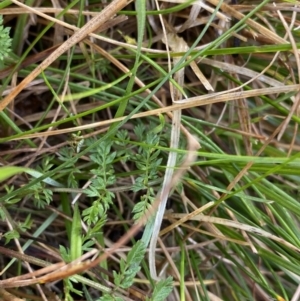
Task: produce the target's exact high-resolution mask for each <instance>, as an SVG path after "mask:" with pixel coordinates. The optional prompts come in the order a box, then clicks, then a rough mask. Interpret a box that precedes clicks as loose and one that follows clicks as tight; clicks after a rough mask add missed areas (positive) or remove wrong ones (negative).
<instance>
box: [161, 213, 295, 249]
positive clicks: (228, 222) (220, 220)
mask: <svg viewBox="0 0 300 301" xmlns="http://www.w3.org/2000/svg"><path fill="white" fill-rule="evenodd" d="M167 217H170V218H175V219H179V220H178V222H177V223H176V225H180V224H182V223H184V222H185V221H187V220H196V221H201V222H206V223H213V224H219V225H224V226H228V227H232V228H236V229H240V230H244V231H247V232H249V233H253V234H257V235H261V236H264V237H268V238H270V239H272V240H274V241H277V242H279V243H281V244H283V245H285V246H287V247H288V248H290V249H292V250H294V251H296V252H298V253H300V248H298V247H297V246H294V245H292V244H291V243H289V242H288V241H286V240H284V239H283V238H280V237H277V236H275V235H273V234H270V233H269V232H267V231H265V230H262V229H259V228H256V227H253V226H249V225H246V224H243V223H240V222H237V221H232V220H227V219H224V218H218V217H213V216H205V215H199V214H195V212H192V213H191V214H189V216H187V215H186V214H183V213H170V214H168V215H167Z"/></svg>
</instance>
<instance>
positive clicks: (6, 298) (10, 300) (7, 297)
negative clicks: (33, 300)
mask: <svg viewBox="0 0 300 301" xmlns="http://www.w3.org/2000/svg"><path fill="white" fill-rule="evenodd" d="M0 298H1V301H24V299H20V298H18V297H16V296H14V295H12V294H11V293H9V292H7V291H6V290H5V289H3V288H0Z"/></svg>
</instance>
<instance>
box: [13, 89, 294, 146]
mask: <svg viewBox="0 0 300 301" xmlns="http://www.w3.org/2000/svg"><path fill="white" fill-rule="evenodd" d="M299 89H300V85H287V86H282V87H270V88H264V89H253V90H250V91H240V92H231V93H224V92H218V93H212V94H208V95H202V96H196V97H191V98H188V99H185V100H182V101H181V102H177V103H176V104H174V105H170V106H167V107H163V108H159V109H155V110H151V111H147V112H141V113H138V114H135V115H133V116H132V117H131V119H135V118H142V117H147V116H153V115H159V114H163V113H167V112H172V111H175V110H178V109H182V110H183V109H188V108H193V107H197V106H205V105H208V104H214V103H221V102H227V101H231V100H233V99H242V98H247V97H255V96H262V95H270V94H278V93H289V92H293V91H295V92H296V91H299ZM127 117H128V116H124V117H120V118H114V119H109V120H105V121H100V122H95V123H91V124H86V125H83V126H78V127H72V128H69V129H63V130H55V131H51V132H46V133H45V132H41V133H36V134H30V135H24V136H22V137H18V138H14V139H11V140H23V139H27V138H35V137H44V136H45V135H46V136H51V135H58V134H63V133H72V132H77V131H80V130H85V129H90V128H96V127H101V126H107V125H110V124H111V123H113V122H120V121H122V120H124V119H125V118H127Z"/></svg>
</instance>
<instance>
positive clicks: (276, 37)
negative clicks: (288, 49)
mask: <svg viewBox="0 0 300 301" xmlns="http://www.w3.org/2000/svg"><path fill="white" fill-rule="evenodd" d="M207 1H208V2H210V3H211V4H213V5H214V6H217V5H218V4H219V2H220V1H219V0H207ZM221 10H222V11H223V12H225V13H228V14H229V15H230V16H232V17H234V18H236V19H238V20H241V19H242V18H244V17H245V15H244V14H242V13H240V12H239V11H237V10H235V9H234V8H233V7H231V6H230V5H228V4H226V3H225V2H223V3H222V4H221ZM246 24H247V25H249V26H251V27H252V28H253V29H255V30H256V31H257V32H258V33H260V34H262V35H264V36H265V37H267V38H268V39H270V40H271V41H272V42H273V43H274V44H287V41H286V40H285V39H283V38H281V37H280V36H279V35H277V34H276V33H274V32H273V31H271V30H269V29H267V28H266V27H264V26H262V25H261V24H259V23H258V22H255V21H253V20H252V19H247V21H246ZM298 52H299V51H298Z"/></svg>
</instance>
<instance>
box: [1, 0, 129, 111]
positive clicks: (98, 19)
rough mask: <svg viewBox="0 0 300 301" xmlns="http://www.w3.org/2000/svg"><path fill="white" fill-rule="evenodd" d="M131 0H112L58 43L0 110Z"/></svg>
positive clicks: (10, 95) (13, 91)
mask: <svg viewBox="0 0 300 301" xmlns="http://www.w3.org/2000/svg"><path fill="white" fill-rule="evenodd" d="M130 2H132V0H114V1H113V2H111V3H110V4H109V5H107V6H106V7H105V8H104V9H103V10H102V11H101V12H100V13H99V14H98V15H96V16H95V17H93V18H92V19H91V20H90V21H89V22H88V23H87V24H85V25H84V26H83V27H82V28H81V29H80V30H78V31H76V32H75V33H74V34H73V35H72V36H71V37H70V38H69V39H68V40H67V41H65V42H64V43H63V44H62V45H60V46H59V47H58V48H57V49H56V50H55V51H54V52H53V53H52V54H51V55H50V56H49V57H47V58H46V59H45V60H44V61H43V62H42V63H41V64H40V65H39V66H37V67H36V68H35V69H34V70H33V71H32V72H31V73H30V74H29V75H28V76H27V77H26V78H25V79H23V81H22V82H21V83H20V84H19V85H18V86H17V87H15V88H14V89H13V90H12V92H11V93H10V94H9V95H7V96H6V97H5V98H4V99H3V100H2V101H1V103H0V111H3V110H4V108H5V107H6V106H7V105H8V104H9V103H10V102H11V101H12V100H13V99H14V98H15V97H16V96H17V95H18V94H19V93H20V92H21V91H22V90H23V89H24V88H25V87H26V86H27V85H28V84H29V83H30V82H31V81H32V80H34V79H35V78H36V77H37V76H38V75H39V74H40V73H41V72H43V71H44V70H45V69H46V68H47V67H48V66H49V65H50V64H51V63H53V62H54V61H55V60H56V59H57V58H58V57H59V56H60V55H62V54H63V53H64V52H65V51H67V50H68V49H70V48H71V47H72V46H74V45H75V44H76V43H78V42H80V41H81V40H83V39H84V38H85V37H86V36H87V35H88V34H90V33H92V32H94V31H95V30H97V29H98V28H99V26H101V25H102V24H103V23H104V22H106V21H107V20H109V19H110V18H112V17H113V16H114V15H115V14H116V13H117V12H118V11H120V10H121V9H122V8H124V7H125V6H126V5H128V4H129V3H130Z"/></svg>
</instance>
